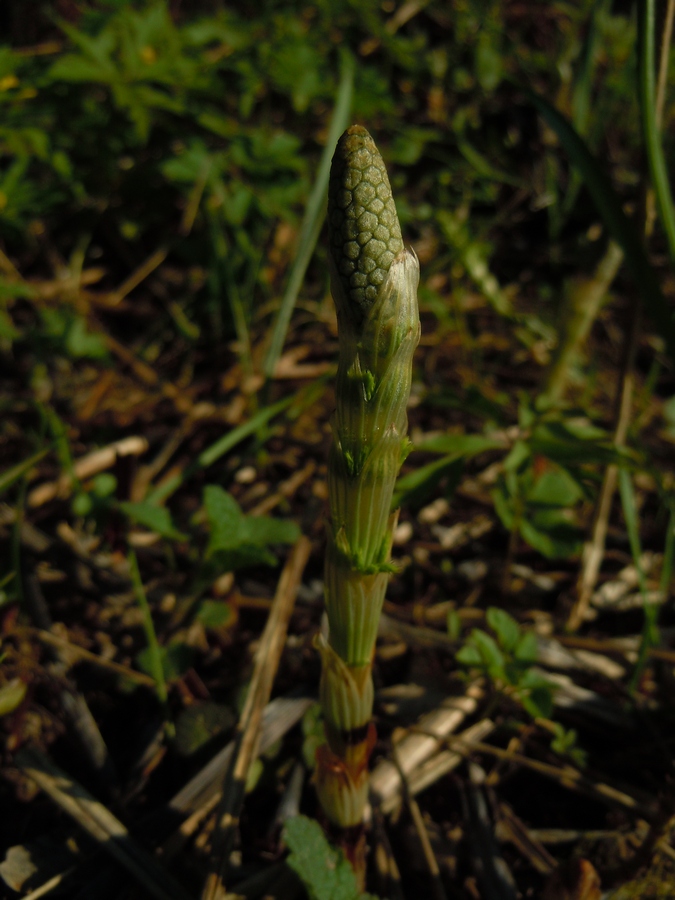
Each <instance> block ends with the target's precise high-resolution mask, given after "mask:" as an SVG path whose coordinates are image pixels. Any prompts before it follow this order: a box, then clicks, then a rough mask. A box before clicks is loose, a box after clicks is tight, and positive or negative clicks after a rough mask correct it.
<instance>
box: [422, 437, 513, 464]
mask: <svg viewBox="0 0 675 900" xmlns="http://www.w3.org/2000/svg"><path fill="white" fill-rule="evenodd" d="M415 449H416V450H422V451H424V452H425V453H447V454H452V455H453V456H456V457H457V456H463V457H465V458H466V459H469V458H470V457H472V456H477V455H478V454H479V453H484V452H485V451H486V450H503V449H504V441H500V440H498V439H496V438H491V437H486V436H485V435H482V434H444V435H439V436H438V437H434V438H429V440H427V441H423V442H422V443H421V444H419V445H417V446H416V448H415Z"/></svg>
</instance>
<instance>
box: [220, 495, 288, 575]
mask: <svg viewBox="0 0 675 900" xmlns="http://www.w3.org/2000/svg"><path fill="white" fill-rule="evenodd" d="M204 507H205V509H206V516H207V518H208V521H209V525H210V528H211V537H210V539H209V543H208V547H207V549H206V556H207V558H210V557H214V556H215V555H216V554H220V555H221V558H222V555H223V554H225V555H226V559H227V562H225V561H223V564H224V565H226V566H227V567H233V568H234V567H242V566H247V565H254V564H256V563H263V564H265V565H272V566H273V565H275V563H276V557H275V556H274V555H273V554H272V553H270V551H269V550H268V549H267V547H268V545H269V544H292V543H293V542H294V541H296V540H297V539H298V537H299V536H300V529H299V528H298V526H297V525H296V524H295V522H289V521H286V520H282V519H273V518H271V517H270V516H245V515H244V514H243V513H242V511H241V509H240V507H239V504H238V503H237V501H236V500H235V499H234V497H232V496H231V495H230V494H228V493H227V491H224V490H223V489H222V488H221V487H219V486H218V485H215V484H209V485H207V486H206V487H205V488H204Z"/></svg>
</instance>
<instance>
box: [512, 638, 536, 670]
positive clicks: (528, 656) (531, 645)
mask: <svg viewBox="0 0 675 900" xmlns="http://www.w3.org/2000/svg"><path fill="white" fill-rule="evenodd" d="M538 654H539V648H538V646H537V636H536V634H535V633H534V632H533V631H526V632H525V634H521V636H520V639H519V640H518V643H517V644H516V646H515V647H514V648H513V658H514V659H515V660H517V661H518V662H522V663H534V662H536V661H537V656H538Z"/></svg>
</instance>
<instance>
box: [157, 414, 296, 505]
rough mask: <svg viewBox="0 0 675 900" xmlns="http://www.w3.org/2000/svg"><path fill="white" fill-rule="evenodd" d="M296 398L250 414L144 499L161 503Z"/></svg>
mask: <svg viewBox="0 0 675 900" xmlns="http://www.w3.org/2000/svg"><path fill="white" fill-rule="evenodd" d="M296 399H297V398H296V397H295V396H291V397H286V398H284V399H283V400H279V402H278V403H274V404H272V406H266V407H265V408H264V409H261V410H260V411H259V412H257V413H256V414H255V415H254V416H252V417H251V418H250V419H249V420H248V422H244V423H243V424H242V425H239V426H238V427H237V428H233V429H232V431H228V433H227V434H225V435H223V437H221V438H220V439H219V440H217V441H216V442H215V444H211V446H210V447H207V448H206V450H202V452H201V453H200V454H199V456H198V457H197V459H196V460H195V462H193V463H192V464H191V465H189V466H187V467H186V468H185V470H184V471H183V472H181V473H180V475H175V476H174V477H173V478H169V479H168V480H167V481H166V482H165V483H164V484H162V485H160V486H159V487H157V488H155V490H154V491H151V492H150V493H149V494H148V496H147V497H146V498H145V499H146V501H147V502H148V503H161V502H162V501H163V500H166V498H167V497H170V496H171V494H173V493H174V491H176V490H178V488H179V487H180V486H181V485H182V484H184V483H185V482H186V481H187V480H188V478H191V477H192V476H193V475H194V474H195V473H196V472H199V470H200V469H205V468H206V467H207V466H210V465H212V464H213V463H214V462H216V460H217V459H220V457H221V456H223V455H224V454H225V453H227V452H228V451H230V450H231V449H232V448H233V447H236V446H237V444H238V443H239V442H240V441H243V440H244V439H245V438H247V437H250V436H251V435H252V434H255V433H256V431H258V429H260V428H262V426H263V425H265V424H266V423H267V422H269V420H270V419H273V418H274V416H277V415H279V413H280V412H282V411H283V410H284V409H286V408H287V407H289V406H290V405H291V404H292V403H293V402H294V401H295V400H296Z"/></svg>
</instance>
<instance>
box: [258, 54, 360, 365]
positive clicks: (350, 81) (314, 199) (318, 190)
mask: <svg viewBox="0 0 675 900" xmlns="http://www.w3.org/2000/svg"><path fill="white" fill-rule="evenodd" d="M354 68H355V67H354V60H353V58H352V57H351V56H350V55H349V54H345V55H344V57H343V63H342V76H341V78H340V85H339V87H338V94H337V101H336V104H335V110H334V112H333V118H332V119H331V123H330V130H329V132H328V137H327V138H326V146H325V147H324V150H323V153H322V155H321V162H320V163H319V168H318V171H317V175H316V180H315V182H314V187H313V188H312V192H311V194H310V195H309V201H308V203H307V209H306V210H305V218H304V219H303V222H302V228H301V230H300V239H299V244H298V252H297V255H296V257H295V261H294V262H293V266H292V268H291V271H290V274H289V276H288V283H287V285H286V290H285V292H284V296H283V298H282V301H281V306H280V307H279V312H278V313H277V318H276V321H275V323H274V329H273V331H272V339H271V342H270V346H269V350H268V351H267V356H266V358H265V376H266V377H267V378H271V377H272V376H273V375H274V369H275V368H276V364H277V362H278V361H279V357H280V356H281V351H282V350H283V346H284V341H285V340H286V332H287V331H288V325H289V323H290V321H291V315H292V313H293V309H294V307H295V302H296V300H297V298H298V292H299V291H300V288H301V286H302V282H303V279H304V277H305V272H306V271H307V266H308V265H309V261H310V259H311V258H312V254H313V253H314V248H315V247H316V242H317V240H318V239H319V232H320V231H321V226H322V224H323V218H324V214H325V206H324V198H325V196H326V189H327V187H328V176H329V175H330V161H331V158H332V156H333V148H334V147H335V144H336V143H337V139H338V138H339V137H340V135H341V134H342V132H343V131H344V130H345V128H346V127H347V122H348V121H349V113H350V110H351V106H352V94H353V91H354Z"/></svg>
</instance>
